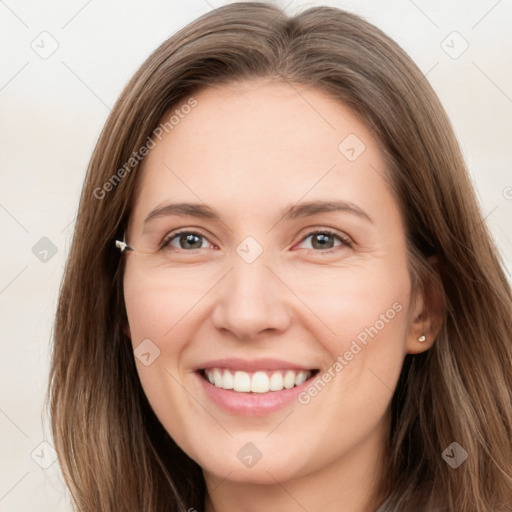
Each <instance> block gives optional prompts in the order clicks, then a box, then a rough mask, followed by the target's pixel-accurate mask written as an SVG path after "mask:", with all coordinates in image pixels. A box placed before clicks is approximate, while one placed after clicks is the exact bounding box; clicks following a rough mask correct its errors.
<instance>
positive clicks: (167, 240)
mask: <svg viewBox="0 0 512 512" xmlns="http://www.w3.org/2000/svg"><path fill="white" fill-rule="evenodd" d="M319 234H321V235H331V236H332V237H334V238H337V239H338V240H339V241H340V242H341V246H343V245H344V246H346V247H348V248H351V247H352V241H351V240H350V239H349V238H348V237H345V236H343V235H340V234H339V233H336V232H334V231H331V230H329V229H317V230H314V231H311V232H310V233H308V234H307V235H306V236H305V237H303V238H302V239H301V241H300V243H302V242H304V241H305V240H307V239H308V238H309V237H311V236H315V235H319ZM181 235H195V236H197V237H199V238H203V239H205V240H208V238H206V237H205V236H204V235H202V234H201V233H198V232H197V231H186V230H184V231H179V232H178V233H174V234H172V235H169V236H168V237H166V238H165V239H164V241H163V242H162V245H161V247H160V249H161V250H164V249H169V247H170V245H169V244H170V243H171V242H172V241H173V240H174V239H176V238H179V237H180V236H181ZM339 247H340V246H339V245H338V246H336V247H333V248H331V249H320V250H315V249H309V250H312V251H314V252H319V253H322V254H330V253H332V252H334V251H335V250H336V249H338V248H339ZM173 249H176V248H173ZM178 250H181V251H185V252H194V251H197V250H198V249H190V250H188V249H178Z"/></svg>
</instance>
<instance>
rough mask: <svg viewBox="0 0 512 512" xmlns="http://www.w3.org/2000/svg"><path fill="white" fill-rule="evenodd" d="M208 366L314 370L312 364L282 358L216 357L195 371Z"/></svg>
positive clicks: (198, 366) (252, 370)
mask: <svg viewBox="0 0 512 512" xmlns="http://www.w3.org/2000/svg"><path fill="white" fill-rule="evenodd" d="M208 368H226V369H230V370H235V371H236V370H241V371H245V372H257V371H260V370H262V371H264V370H299V371H300V370H304V371H308V370H313V369H315V368H313V367H311V366H304V365H302V364H298V363H295V362H292V361H284V360H282V359H273V358H258V359H240V358H227V359H214V360H211V361H206V362H204V363H202V364H199V365H197V366H196V367H195V369H194V370H195V371H198V370H205V369H208Z"/></svg>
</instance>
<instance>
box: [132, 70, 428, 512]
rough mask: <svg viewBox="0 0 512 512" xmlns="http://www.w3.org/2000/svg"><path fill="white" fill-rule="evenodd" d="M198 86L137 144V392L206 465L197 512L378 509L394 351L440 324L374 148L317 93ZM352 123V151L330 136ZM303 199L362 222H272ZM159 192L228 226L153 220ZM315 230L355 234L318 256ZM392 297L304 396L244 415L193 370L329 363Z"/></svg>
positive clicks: (252, 85)
mask: <svg viewBox="0 0 512 512" xmlns="http://www.w3.org/2000/svg"><path fill="white" fill-rule="evenodd" d="M194 97H195V98H196V100H197V102H198V105H197V106H196V107H195V108H194V109H193V110H192V111H191V113H190V114H189V115H188V116H186V117H185V118H184V119H183V120H181V121H180V123H179V124H178V125H177V126H175V127H174V129H173V130H172V131H171V132H170V133H169V134H167V135H166V136H165V137H164V138H163V140H162V141H161V142H158V144H157V146H156V147H155V148H154V149H152V150H151V152H150V154H149V155H148V156H147V157H146V159H145V161H144V167H143V174H142V180H141V182H140V184H139V189H138V193H137V195H136V200H135V203H134V208H133V211H132V214H131V216H130V221H129V226H128V230H127V240H128V242H129V244H130V245H131V246H132V247H133V248H134V249H135V250H134V251H131V252H128V253H126V269H125V275H124V288H125V302H126V309H127V314H128V321H129V327H128V332H129V335H130V336H131V339H132V343H133V346H134V348H136V347H137V346H138V345H139V344H140V343H141V342H142V341H143V340H146V339H150V340H151V341H152V343H154V345H156V346H157V347H158V349H159V350H160V355H159V357H158V358H157V359H155V360H154V362H152V364H149V365H148V366H146V365H144V364H142V363H141V362H140V361H139V360H138V359H136V362H137V368H138V372H139V376H140V379H141V382H142V386H143V388H144V390H145V393H146V394H147V396H148V399H149V401H150V403H151V405H152V407H153V409H154V411H155V413H156V415H157V416H158V418H159V419H160V421H161V422H162V424H163V425H164V427H165V428H166V430H167V431H168V432H169V434H170V435H171V436H172V437H173V438H174V440H175V441H176V442H177V443H178V445H179V446H180V447H181V448H182V449H183V450H184V451H185V452H186V453H187V454H188V455H189V456H190V457H192V458H193V459H194V460H196V461H197V462H198V463H199V464H200V466H201V467H202V468H203V472H204V476H205V480H206V484H207V489H208V491H209V492H208V497H207V500H206V510H207V512H212V511H222V512H230V511H235V510H244V511H256V510H266V511H270V512H272V511H277V510H279V511H280V512H283V511H285V512H286V511H296V510H302V509H306V510H323V511H325V512H329V511H339V510H340V509H341V508H340V507H341V505H342V507H343V508H342V510H343V511H344V512H363V511H365V512H367V511H369V510H372V507H373V508H374V507H376V505H377V504H378V500H379V497H377V496H373V495H372V492H373V489H374V487H375V485H376V484H377V482H378V479H379V477H380V475H381V474H382V471H384V470H385V464H384V463H383V453H384V451H383V447H384V443H385V439H386V435H387V431H388V420H389V414H388V413H389V405H390V401H391V398H392V395H393V391H394V389H395V386H396V384H397V381H398V377H399V374H400V369H401V366H402V363H403V359H404V357H405V354H406V353H417V352H420V351H423V350H427V349H428V348H430V346H431V344H432V341H433V339H434V337H435V335H436V331H435V328H434V327H433V326H434V324H435V322H434V321H433V320H434V319H432V318H429V317H428V316H427V315H426V314H425V312H424V311H423V302H422V300H421V297H420V298H419V300H415V301H414V302H413V301H412V297H413V295H412V290H411V279H410V276H409V274H408V270H407V258H408V255H407V248H406V235H405V231H404V222H403V219H402V217H401V214H400V209H399V205H398V202H397V200H396V198H395V196H394V195H393V193H392V191H391V190H390V188H389V185H388V183H387V181H386V179H385V173H386V169H385V164H384V160H383V156H382V152H381V150H380V148H379V146H378V144H377V142H376V140H375V139H374V138H373V137H372V135H371V133H370V131H369V130H368V129H367V128H366V127H365V125H364V124H362V122H361V121H359V120H358V118H357V117H356V116H354V114H352V113H351V111H350V110H348V109H347V108H346V107H345V106H344V105H343V104H341V103H339V102H337V101H335V100H333V99H331V98H329V97H328V96H326V95H325V94H324V93H323V92H322V91H319V90H317V89H313V88H310V89H306V88H304V87H300V86H294V87H293V88H292V87H290V85H288V84H282V83H276V82H269V81H265V80H257V81H251V82H246V83H243V84H236V85H235V84H230V85H226V86H222V87H219V88H215V89H213V88H211V89H207V90H205V91H202V92H201V93H199V94H197V95H194ZM350 134H355V135H356V136H357V137H358V138H359V139H360V140H361V141H363V143H364V145H365V146H366V148H365V150H364V151H363V152H362V153H361V154H360V156H359V157H358V158H357V159H355V160H354V161H349V160H348V159H347V158H346V156H345V155H344V154H342V152H340V151H339V149H338V146H339V144H340V142H342V141H343V140H344V139H345V137H347V136H348V135H350ZM313 200H322V201H331V200H344V201H348V202H350V203H353V204H354V205H357V207H359V208H360V209H362V210H364V212H366V214H367V215H368V216H369V217H370V218H371V221H369V220H367V219H365V218H362V217H360V216H357V215H354V214H351V213H348V212H344V211H341V212H328V213H318V214H315V215H313V216H310V217H304V218H296V219H291V220H280V221H279V222H277V223H276V219H280V217H281V215H280V212H281V211H282V210H283V209H284V208H286V207H287V206H290V205H294V204H296V203H298V202H304V201H313ZM168 202H194V203H205V204H207V205H209V206H210V207H211V208H213V209H214V210H215V211H216V212H217V213H218V214H219V215H220V217H221V221H216V220H212V219H204V218H196V217H190V216H187V217H178V216H166V217H159V218H155V219H153V220H152V221H150V222H148V223H146V226H145V223H144V219H146V217H147V216H148V214H149V212H150V211H151V210H152V209H154V208H155V207H157V206H162V205H163V204H166V203H168ZM183 228H186V229H192V230H193V231H198V232H199V233H200V234H201V235H204V237H205V239H203V240H202V246H201V248H199V249H195V250H193V251H192V250H191V249H188V248H181V247H180V245H179V239H175V241H174V242H173V244H174V247H173V248H171V249H161V250H159V244H161V243H162V241H163V240H164V239H165V238H166V236H167V235H169V234H172V233H176V232H177V231H179V230H180V229H183ZM315 229H319V230H321V229H329V230H331V231H334V232H336V233H337V234H339V235H341V236H344V237H348V238H349V240H350V241H351V247H349V246H347V245H345V244H344V243H341V242H340V241H338V240H337V239H336V238H332V239H331V238H329V243H330V244H331V246H328V247H330V248H332V250H333V252H331V253H330V254H326V253H325V249H322V248H318V246H314V245H313V239H314V238H315V237H314V236H309V237H308V234H310V233H311V232H312V231H314V230H315ZM247 236H251V237H253V238H254V239H255V240H256V241H257V242H258V244H259V245H260V246H261V247H262V248H263V253H262V254H261V255H260V256H259V257H258V258H257V259H256V260H255V261H254V262H252V263H247V262H246V261H245V260H244V259H243V258H241V257H240V256H239V255H238V254H237V252H236V248H237V246H238V245H239V244H240V242H241V241H242V240H244V239H245V237H247ZM200 240H201V239H200ZM199 244H200V245H201V242H199ZM332 244H334V246H332ZM187 251H188V252H187ZM393 304H395V308H396V309H398V306H396V305H397V304H398V305H399V306H400V311H399V312H397V313H396V315H394V317H393V319H391V320H389V319H388V322H386V323H385V326H384V327H383V328H381V329H379V330H378V334H377V335H375V336H374V337H373V338H369V340H368V343H367V345H366V346H362V347H363V348H362V350H361V351H360V352H358V353H357V355H355V356H354V357H353V359H352V360H350V361H347V365H346V366H344V367H343V370H342V371H340V372H339V373H336V376H335V377H334V378H332V379H331V381H330V382H329V383H328V384H327V385H326V386H325V388H324V389H322V391H321V392H319V393H318V394H317V395H316V396H314V397H310V398H311V399H310V401H309V403H307V404H301V403H299V402H298V401H293V402H292V403H291V404H289V405H287V406H286V407H284V408H283V409H280V410H278V411H276V412H273V413H271V414H267V415H262V416H252V417H251V416H240V415H237V414H234V413H229V412H226V411H224V410H223V409H221V408H219V406H217V405H216V404H214V403H213V402H212V401H211V400H210V399H209V398H208V397H207V396H206V394H205V393H204V390H203V388H202V386H201V385H200V382H199V381H198V378H197V376H196V375H195V374H194V373H193V369H194V368H195V367H196V366H197V365H198V364H199V363H201V362H204V361H207V360H212V359H217V358H223V357H241V358H244V359H253V358H262V357H270V358H279V359H284V360H287V361H293V362H299V363H302V364H304V365H306V366H308V367H311V368H318V369H320V375H322V374H323V373H325V372H328V370H329V368H332V367H333V364H334V362H335V361H336V360H337V357H338V356H340V355H341V356H343V354H345V352H346V351H347V350H349V348H350V346H351V342H352V341H353V340H354V339H356V338H357V336H358V335H359V334H360V333H361V332H363V331H364V330H365V328H368V327H370V326H373V325H375V323H376V321H377V320H379V318H382V317H381V315H383V314H386V311H388V310H389V309H390V308H391V309H393ZM413 304H414V307H413ZM379 325H380V324H379ZM422 334H424V335H426V338H427V340H426V341H425V342H424V343H420V342H418V337H419V336H421V335H422ZM360 345H361V344H360ZM331 371H332V370H331ZM249 442H250V443H253V444H254V445H255V446H256V447H257V448H258V449H259V451H260V452H261V453H262V457H261V459H260V460H259V461H258V462H257V464H255V465H254V466H253V467H250V468H249V467H246V466H245V465H244V464H242V463H241V461H240V460H239V459H238V458H237V452H238V451H239V450H240V449H241V448H242V447H243V446H244V445H245V444H246V443H249ZM199 506H200V504H194V503H192V504H190V507H196V508H198V507H199ZM301 507H302V508H301Z"/></svg>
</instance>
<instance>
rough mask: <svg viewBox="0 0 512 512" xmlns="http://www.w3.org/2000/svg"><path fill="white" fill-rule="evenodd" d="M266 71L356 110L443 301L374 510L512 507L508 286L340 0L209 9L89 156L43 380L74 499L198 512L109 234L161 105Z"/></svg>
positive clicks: (454, 152)
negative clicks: (455, 450)
mask: <svg viewBox="0 0 512 512" xmlns="http://www.w3.org/2000/svg"><path fill="white" fill-rule="evenodd" d="M255 79H265V80H269V81H273V82H281V83H284V84H287V83H288V84H290V85H295V84H298V85H302V86H306V87H314V88H316V89H318V90H321V91H323V92H324V93H325V94H327V95H329V97H331V98H334V99H336V100H338V101H340V102H342V103H343V104H345V105H346V106H348V107H349V108H350V109H351V110H352V112H354V114H355V115H357V116H358V117H359V118H361V119H362V121H363V122H364V123H365V124H366V125H367V127H368V128H369V129H370V130H371V132H372V133H373V135H374V136H375V139H376V140H377V141H378V143H379V145H380V147H381V150H382V152H383V154H384V155H385V157H386V159H387V163H388V165H387V167H388V169H387V172H388V174H389V179H390V182H391V184H392V187H393V191H394V192H395V193H396V197H397V201H398V203H399V207H400V208H401V211H402V214H403V218H404V220H405V222H406V236H407V241H408V248H409V266H410V274H411V278H412V279H411V282H412V286H413V290H416V291H417V292H418V293H421V294H423V296H424V297H425V300H426V302H427V307H429V308H430V309H435V308H439V304H440V301H441V302H443V304H444V305H445V313H444V318H443V324H442V327H441V330H440V333H439V335H438V336H437V338H436V340H435V342H434V344H433V346H432V348H431V349H429V350H427V351H425V352H423V353H421V354H407V355H406V356H405V361H404V364H403V368H402V372H401V375H400V379H399V382H398V385H397V388H396V390H395V393H394V396H393V398H392V400H391V404H390V418H391V420H390V428H389V436H388V442H387V447H386V450H387V452H386V457H387V460H386V464H387V468H388V470H387V471H386V475H385V476H383V477H382V481H381V482H380V484H379V485H380V489H381V491H382V496H383V497H384V498H385V499H384V500H383V501H382V502H381V504H380V507H379V508H378V511H379V512H391V511H397V510H400V511H413V510H414V511H415V512H421V511H425V512H427V511H429V512H430V511H434V510H435V511H438V510H439V511H454V512H455V511H457V512H489V511H491V510H492V511H498V510H510V509H512V442H511V439H512V343H511V332H512V316H511V312H512V307H511V306H512V298H511V292H510V285H509V283H508V281H507V279H506V277H505V275H504V272H503V266H502V263H501V261H500V259H499V256H498V251H497V249H496V248H495V246H494V244H493V242H492V239H491V237H490V235H489V233H488V230H487V228H486V225H485V223H484V222H483V218H482V214H481V211H480V209H479V206H478V203H477V200H476V197H475V193H474V191H473V188H472V185H471V182H470V179H469V177H468V172H467V169H466V166H465V163H464V160H463V158H462V155H461V152H460V148H459V146H458V143H457V140H456V137H455V135H454V133H453V130H452V127H451V125H450V122H449V120H448V118H447V115H446V113H445V111H444V109H443V107H442V106H441V104H440V102H439V100H438V98H437V96H436V94H435V93H434V91H433V89H432V88H431V86H430V85H429V83H428V81H427V80H426V78H425V76H424V75H423V74H422V73H421V71H420V70H419V69H418V67H417V66H416V65H415V64H414V63H413V62H412V60H411V59H410V57H409V56H408V55H407V54H406V53H405V52H404V51H403V50H402V49H401V48H400V47H399V46H398V45H397V44H396V43H395V42H394V41H392V40H391V39H390V38H389V37H387V36H386V35H385V34H384V33H382V32H381V31H380V30H379V29H378V28H376V27H375V26H373V25H372V24H370V23H368V22H366V21H365V20H363V19H362V18H360V17H358V16H356V15H354V14H350V13H347V12H344V11H342V10H340V9H337V8H333V7H313V8H309V9H307V10H304V11H303V12H299V13H297V14H295V15H294V16H288V15H286V14H285V13H283V12H282V11H281V10H280V9H279V8H277V7H276V6H274V5H271V4H268V3H256V2H254V3H253V2H242V3H234V4H230V5H226V6H223V7H221V8H218V9H216V10H213V11H211V12H209V13H207V14H205V15H203V16H202V17H200V18H198V19H197V20H195V21H193V22H192V23H190V24H189V25H187V26H186V27H185V28H183V29H181V30H180V31H178V32H177V33H175V34H174V35H173V36H172V37H170V38H169V39H168V40H167V41H165V42H164V43H163V44H162V45H161V46H160V47H159V48H158V49H157V50H156V51H155V52H154V53H153V54H152V55H151V56H150V57H149V58H148V59H147V60H146V61H145V62H144V63H143V65H142V66H141V67H140V69H139V70H138V71H137V72H136V74H135V75H134V76H133V78H132V79H131V80H130V82H129V83H128V85H127V86H126V88H125V89H124V91H123V92H122V94H121V96H120V98H119V99H118V101H117V103H116V104H115V106H114V108H113V110H112V112H111V114H110V115H109V117H108V119H107V121H106V124H105V126H104V128H103V131H102V133H101V135H100V137H99V140H98V142H97V145H96V148H95V150H94V153H93V155H92V158H91V160H90V164H89V168H88V171H87V176H86V178H85V182H84V186H83V190H82V195H81V199H80V205H79V211H78V216H77V221H76V226H75V232H74V236H73V241H72V245H71V248H70V253H69V257H68V261H67V265H66V268H65V274H64V278H63V282H62V284H61V290H60V298H59V303H58V310H57V315H56V321H55V326H54V335H53V357H52V365H51V375H50V384H49V389H48V401H49V406H50V415H51V428H52V433H53V436H54V441H55V446H56V450H57V453H58V458H59V462H60V465H61V468H62V471H63V475H64V478H65V480H66V483H67V485H68V486H69V488H70V491H71V494H72V497H73V502H74V504H75V509H76V510H77V511H79V512H98V511H100V510H101V511H112V512H113V511H115V512H128V511H130V512H133V511H134V510H138V511H141V512H164V511H165V512H168V511H169V510H174V511H180V512H185V511H186V510H187V509H189V508H190V507H194V508H195V509H197V510H200V511H201V510H203V507H204V505H203V503H204V498H205V492H206V491H205V483H204V479H203V475H202V471H201V468H200V467H199V465H198V464H197V463H196V462H195V461H193V460H192V459H190V458H189V457H188V456H187V455H186V454H185V453H184V452H183V451H182V450H181V449H180V448H179V447H178V446H177V445H176V444H175V442H174V441H173V439H172V438H171V437H170V436H169V434H168V433H167V432H166V431H165V429H164V428H163V426H162V425H161V424H160V422H159V421H158V419H157V418H156V416H155V414H154V412H153V411H152V409H151V407H150V405H149V403H148V401H147V399H146V397H145V394H144V391H143V389H142V387H141V383H140V380H139V378H138V374H137V371H136V366H135V363H134V355H133V349H132V346H131V342H130V339H129V338H128V336H127V334H126V333H125V326H126V325H127V317H126V311H125V306H124V298H123V288H122V277H123V262H122V258H121V256H120V254H119V251H118V250H117V249H116V248H115V246H114V243H113V240H114V239H115V238H116V237H117V236H119V235H120V234H121V236H122V230H123V228H124V226H125V225H126V222H127V219H128V217H129V215H130V210H131V207H132V203H133V200H134V194H135V193H136V182H137V180H136V179H135V178H136V176H137V171H138V170H139V168H140V163H139V161H138V160H137V161H136V162H135V164H134V161H131V160H130V159H131V158H133V157H134V155H135V154H138V151H139V149H140V148H142V147H144V146H145V145H147V144H148V140H149V138H148V137H150V136H151V134H152V133H153V132H154V130H155V129H156V127H157V126H158V125H159V123H160V122H161V120H162V118H163V116H164V114H165V113H167V112H168V111H169V109H170V108H172V107H173V106H176V105H178V104H179V103H180V102H183V101H185V100H187V99H189V98H190V97H191V95H192V94H197V93H198V92H199V91H201V90H203V89H206V88H210V87H217V86H221V85H225V84H236V83H242V82H246V81H250V80H255ZM128 161H130V162H131V163H130V167H129V168H128V169H127V167H126V162H128ZM121 169H124V170H125V172H124V173H121V172H120V171H121ZM116 173H117V174H116ZM139 174H140V172H139ZM115 175H116V176H118V178H119V179H117V180H115V182H113V180H112V178H114V176H115ZM121 178H122V179H121ZM107 182H109V183H110V184H111V186H109V187H107V186H106V183H107ZM99 190H101V191H102V192H101V193H99V192H98V191H99ZM106 191H108V193H107V192H106ZM432 255H435V256H434V258H435V264H434V263H432V261H433V260H432V258H431V256H432ZM436 283H437V285H438V286H439V287H440V289H441V295H440V294H439V293H437V294H436V293H434V292H432V290H433V289H434V288H435V286H434V285H436ZM453 442H457V443H459V445H460V446H461V447H462V448H464V449H465V450H466V452H467V453H468V457H467V460H465V462H464V463H462V464H461V465H460V466H459V467H458V468H456V469H454V468H452V467H450V466H449V465H448V464H447V463H446V462H445V460H443V457H442V452H443V450H445V449H446V448H447V447H449V446H450V445H451V443H453Z"/></svg>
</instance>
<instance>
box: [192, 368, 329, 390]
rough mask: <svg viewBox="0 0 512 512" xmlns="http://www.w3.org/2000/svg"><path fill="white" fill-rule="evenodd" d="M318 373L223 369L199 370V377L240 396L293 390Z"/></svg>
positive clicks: (313, 371) (314, 370)
mask: <svg viewBox="0 0 512 512" xmlns="http://www.w3.org/2000/svg"><path fill="white" fill-rule="evenodd" d="M318 372H319V370H318V369H311V370H294V369H277V370H258V371H256V372H247V371H243V370H233V369H231V368H222V367H212V368H203V369H200V370H198V373H199V375H200V376H201V377H202V378H203V379H204V380H205V381H207V382H208V383H210V384H211V385H212V386H215V387H216V388H219V389H223V390H226V391H231V392H234V393H240V394H272V393H278V392H281V391H283V390H289V389H293V388H296V387H298V386H302V384H304V383H305V382H306V381H308V380H310V379H313V378H314V377H315V376H316V374H317V373H318Z"/></svg>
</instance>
